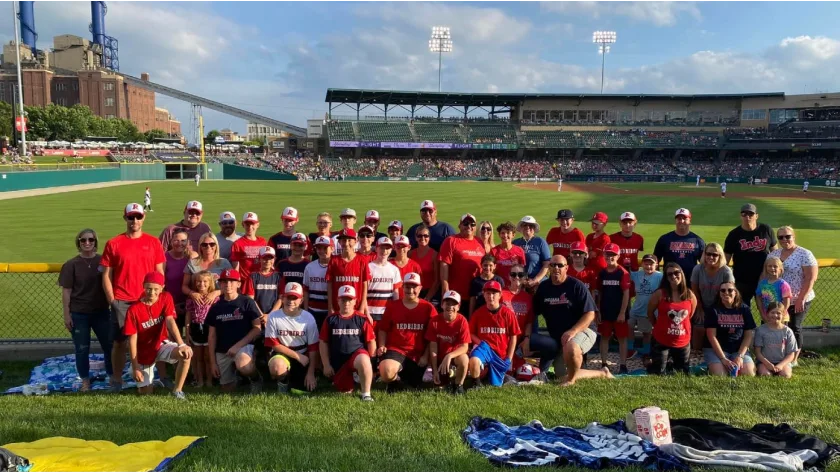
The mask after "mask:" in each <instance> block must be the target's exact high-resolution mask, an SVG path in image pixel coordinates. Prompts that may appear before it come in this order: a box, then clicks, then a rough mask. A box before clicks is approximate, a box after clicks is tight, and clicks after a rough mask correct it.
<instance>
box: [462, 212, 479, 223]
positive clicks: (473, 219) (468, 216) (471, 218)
mask: <svg viewBox="0 0 840 473" xmlns="http://www.w3.org/2000/svg"><path fill="white" fill-rule="evenodd" d="M466 219H470V220H472V221H473V222H478V220H477V219H476V218H475V215H473V214H469V213H467V214H464V215H461V220H458V223H464V220H466Z"/></svg>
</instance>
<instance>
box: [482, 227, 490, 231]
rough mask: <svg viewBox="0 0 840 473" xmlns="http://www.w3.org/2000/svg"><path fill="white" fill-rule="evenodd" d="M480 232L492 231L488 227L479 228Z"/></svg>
mask: <svg viewBox="0 0 840 473" xmlns="http://www.w3.org/2000/svg"><path fill="white" fill-rule="evenodd" d="M481 231H482V232H492V231H493V229H492V228H490V227H481Z"/></svg>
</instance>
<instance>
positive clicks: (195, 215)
mask: <svg viewBox="0 0 840 473" xmlns="http://www.w3.org/2000/svg"><path fill="white" fill-rule="evenodd" d="M187 215H189V216H190V217H198V216H200V215H201V212H196V211H195V210H190V211H189V212H187Z"/></svg>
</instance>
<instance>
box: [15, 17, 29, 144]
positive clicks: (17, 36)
mask: <svg viewBox="0 0 840 473" xmlns="http://www.w3.org/2000/svg"><path fill="white" fill-rule="evenodd" d="M12 21H14V22H15V49H16V50H17V83H18V92H19V93H18V100H19V103H20V121H21V123H20V143H21V146H20V155H21V156H22V157H23V158H26V112H25V111H24V109H23V81H22V80H21V73H20V33H19V32H18V14H17V2H12Z"/></svg>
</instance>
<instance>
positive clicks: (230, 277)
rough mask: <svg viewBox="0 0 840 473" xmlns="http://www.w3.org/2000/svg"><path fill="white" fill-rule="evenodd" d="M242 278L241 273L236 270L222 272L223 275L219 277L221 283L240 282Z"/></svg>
mask: <svg viewBox="0 0 840 473" xmlns="http://www.w3.org/2000/svg"><path fill="white" fill-rule="evenodd" d="M240 280H242V277H241V276H240V275H239V271H237V270H235V269H226V270H224V271H222V274H220V275H219V281H240Z"/></svg>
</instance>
